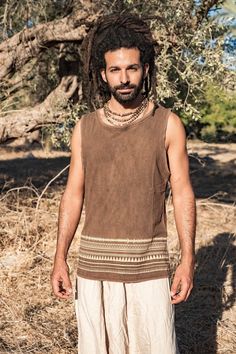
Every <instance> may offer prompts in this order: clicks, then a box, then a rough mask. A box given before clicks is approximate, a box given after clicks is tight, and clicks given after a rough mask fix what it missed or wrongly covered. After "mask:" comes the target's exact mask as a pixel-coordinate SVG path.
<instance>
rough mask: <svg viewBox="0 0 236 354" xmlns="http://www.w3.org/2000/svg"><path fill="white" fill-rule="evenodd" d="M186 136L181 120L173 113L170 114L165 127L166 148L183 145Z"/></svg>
mask: <svg viewBox="0 0 236 354" xmlns="http://www.w3.org/2000/svg"><path fill="white" fill-rule="evenodd" d="M185 141H186V134H185V128H184V124H183V122H182V120H181V118H180V117H179V116H178V115H177V114H175V113H174V112H172V111H171V112H170V114H169V116H168V122H167V127H166V148H169V147H170V145H177V144H180V145H182V144H185Z"/></svg>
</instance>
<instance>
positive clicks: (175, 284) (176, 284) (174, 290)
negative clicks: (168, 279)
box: [170, 276, 180, 296]
mask: <svg viewBox="0 0 236 354" xmlns="http://www.w3.org/2000/svg"><path fill="white" fill-rule="evenodd" d="M179 283H180V279H179V278H178V277H176V276H175V277H174V279H173V282H172V285H171V291H170V295H171V296H174V295H176V294H177V292H178V289H179Z"/></svg>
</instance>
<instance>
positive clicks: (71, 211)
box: [55, 191, 83, 260]
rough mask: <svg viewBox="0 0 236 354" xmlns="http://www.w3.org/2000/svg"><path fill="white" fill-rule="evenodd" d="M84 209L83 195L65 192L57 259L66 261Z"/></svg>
mask: <svg viewBox="0 0 236 354" xmlns="http://www.w3.org/2000/svg"><path fill="white" fill-rule="evenodd" d="M82 208H83V193H82V192H81V194H79V195H76V196H74V195H72V194H71V193H70V192H68V191H65V193H64V194H63V196H62V198H61V203H60V208H59V217H58V235H57V248H56V254H55V259H63V260H66V258H67V253H68V250H69V247H70V244H71V242H72V240H73V237H74V234H75V232H76V229H77V226H78V224H79V221H80V217H81V212H82Z"/></svg>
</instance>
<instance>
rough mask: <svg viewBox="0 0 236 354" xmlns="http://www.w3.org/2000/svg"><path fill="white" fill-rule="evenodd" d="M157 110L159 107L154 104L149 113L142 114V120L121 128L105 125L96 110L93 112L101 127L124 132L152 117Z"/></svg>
mask: <svg viewBox="0 0 236 354" xmlns="http://www.w3.org/2000/svg"><path fill="white" fill-rule="evenodd" d="M158 108H160V106H159V105H157V104H155V103H154V107H153V108H152V110H151V111H150V112H149V113H147V114H144V116H143V117H142V118H140V119H139V120H137V121H134V122H132V123H130V124H128V125H125V126H123V127H122V126H116V125H110V124H107V123H105V122H104V120H103V119H102V117H101V115H100V114H99V113H98V110H96V111H95V114H96V118H97V120H98V122H99V123H100V124H101V125H102V126H103V127H105V128H107V129H120V130H122V129H124V130H125V129H128V128H131V127H134V126H136V125H138V124H139V123H142V122H144V121H145V120H146V119H148V118H149V117H150V116H154V114H155V112H156V110H157V109H158Z"/></svg>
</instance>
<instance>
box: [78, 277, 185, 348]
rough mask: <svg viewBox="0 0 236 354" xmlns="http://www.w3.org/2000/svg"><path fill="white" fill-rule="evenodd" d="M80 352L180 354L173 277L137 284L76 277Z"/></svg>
mask: <svg viewBox="0 0 236 354" xmlns="http://www.w3.org/2000/svg"><path fill="white" fill-rule="evenodd" d="M76 288H77V299H76V300H75V306H76V316H77V323H78V353H79V354H177V353H179V351H178V347H177V343H176V335H175V326H174V306H173V305H172V304H171V297H170V286H169V279H168V278H164V279H155V280H148V281H142V282H138V283H123V282H112V281H100V280H98V281H97V280H91V279H85V278H82V277H77V284H76Z"/></svg>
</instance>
